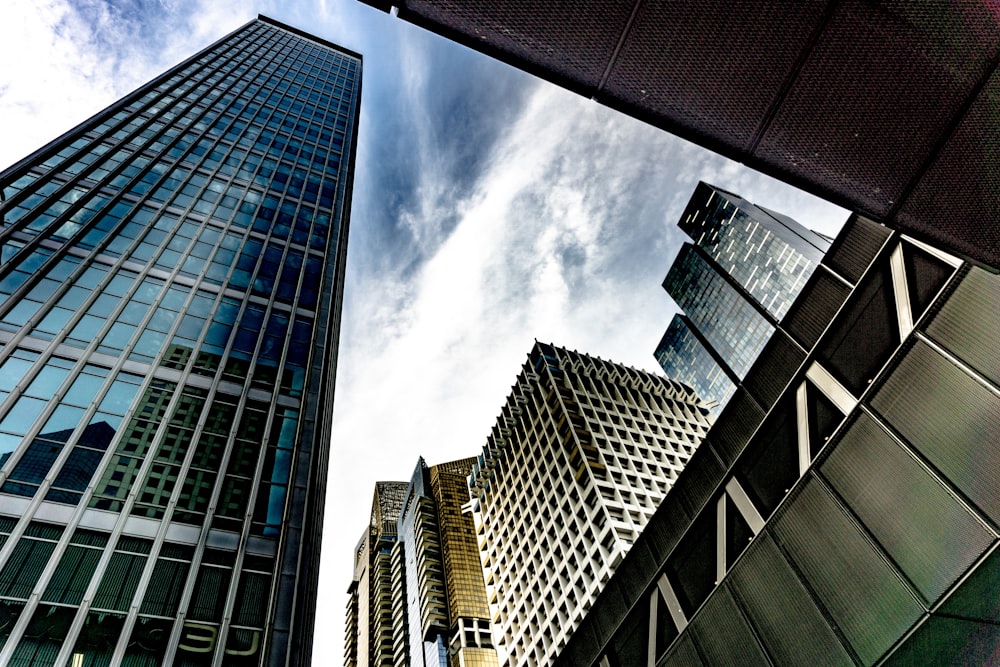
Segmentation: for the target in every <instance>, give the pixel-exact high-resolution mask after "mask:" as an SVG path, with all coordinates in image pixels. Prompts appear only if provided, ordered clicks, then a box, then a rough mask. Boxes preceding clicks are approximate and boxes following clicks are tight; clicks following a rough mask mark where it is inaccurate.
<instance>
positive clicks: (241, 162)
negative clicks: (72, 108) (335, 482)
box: [0, 17, 361, 666]
mask: <svg viewBox="0 0 1000 667" xmlns="http://www.w3.org/2000/svg"><path fill="white" fill-rule="evenodd" d="M360 89H361V57H360V56H359V55H357V54H354V53H351V52H348V51H345V50H344V49H341V48H339V47H336V46H335V45H333V44H330V43H328V42H326V41H324V40H322V39H319V38H316V37H313V36H311V35H308V34H306V33H303V32H301V31H298V30H296V29H294V28H291V27H289V26H285V25H283V24H280V23H277V22H275V21H273V20H271V19H267V18H264V17H260V18H259V19H258V20H254V21H251V22H250V23H248V24H247V25H245V26H243V27H242V28H240V29H238V30H236V31H235V32H233V33H232V34H230V35H228V36H227V37H225V38H223V39H222V40H220V41H218V42H216V43H215V44H213V45H212V46H209V47H208V48H206V49H205V50H204V51H202V52H200V53H198V54H197V55H195V56H193V57H191V58H189V59H188V60H186V61H184V62H183V63H181V64H180V65H178V66H177V67H175V68H173V69H171V70H169V71H168V72H166V73H165V74H163V75H161V76H159V77H157V78H156V79H154V80H153V81H151V82H149V83H148V84H146V85H144V86H142V87H141V88H139V89H138V90H136V91H134V92H133V93H131V94H129V95H127V96H126V97H125V98H123V99H121V100H120V101H118V102H116V103H114V104H113V105H111V106H110V107H108V108H107V109H105V110H104V111H102V112H100V113H98V114H97V115H96V116H94V117H93V118H91V119H89V120H87V121H85V122H84V123H82V124H81V125H79V126H78V127H76V128H75V129H73V130H72V131H70V132H69V133H67V134H65V135H63V136H62V137H60V138H58V139H57V140H55V141H54V142H52V143H51V144H49V145H47V146H45V147H43V148H42V149H41V150H39V151H37V152H36V153H34V154H33V155H31V156H29V157H28V158H26V159H24V160H22V161H21V162H19V163H17V164H16V165H14V166H13V167H11V168H9V169H7V170H5V171H3V172H2V173H0V194H2V196H0V200H2V203H0V221H2V227H0V251H2V257H0V259H2V264H0V345H2V347H0V466H2V467H0V618H2V619H3V621H2V622H0V664H5V665H35V664H56V665H68V664H72V665H74V666H75V665H87V666H97V665H112V664H113V665H159V664H174V665H191V666H195V665H210V664H215V665H220V664H226V665H263V664H267V665H307V664H309V663H310V656H311V650H312V636H313V623H314V614H315V611H314V607H315V598H316V586H317V576H318V567H319V549H320V532H321V529H322V523H323V500H324V496H325V486H326V474H327V465H328V459H329V456H328V454H329V452H328V448H329V439H330V428H329V423H330V415H331V409H332V402H333V386H334V378H335V371H336V351H337V339H338V335H339V329H340V304H341V299H342V292H343V273H344V263H345V259H346V249H347V248H346V244H347V232H348V212H349V208H350V195H351V181H352V165H353V158H354V151H355V144H356V133H357V122H358V110H359V103H360Z"/></svg>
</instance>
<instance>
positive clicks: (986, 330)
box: [927, 269, 1000, 385]
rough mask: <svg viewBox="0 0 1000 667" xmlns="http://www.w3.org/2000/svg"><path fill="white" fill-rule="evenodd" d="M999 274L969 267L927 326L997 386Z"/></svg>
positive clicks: (999, 370) (999, 381) (999, 371)
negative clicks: (967, 272)
mask: <svg viewBox="0 0 1000 667" xmlns="http://www.w3.org/2000/svg"><path fill="white" fill-rule="evenodd" d="M998 331H1000V276H997V275H995V274H992V273H987V272H986V271H982V270H980V269H973V270H972V271H971V272H970V273H969V274H968V275H967V276H966V277H965V278H963V279H962V282H961V283H960V284H959V285H958V287H957V288H956V289H955V293H954V294H952V295H951V297H950V298H949V299H948V301H947V303H945V305H944V306H943V307H942V308H941V311H940V312H939V313H937V314H936V315H935V316H934V319H932V320H931V322H930V323H929V324H928V325H927V333H928V334H929V335H930V336H931V337H933V338H934V340H936V341H937V342H939V343H941V344H942V345H944V346H945V347H946V348H948V349H949V350H950V351H952V352H954V353H955V354H957V355H958V356H959V357H961V359H962V360H963V361H964V362H965V363H967V364H969V365H970V366H972V367H973V368H975V369H976V370H977V371H979V372H980V373H982V374H983V375H985V376H986V377H987V378H988V379H989V380H991V381H992V382H994V383H995V384H997V385H1000V347H998V346H997V345H996V336H997V332H998Z"/></svg>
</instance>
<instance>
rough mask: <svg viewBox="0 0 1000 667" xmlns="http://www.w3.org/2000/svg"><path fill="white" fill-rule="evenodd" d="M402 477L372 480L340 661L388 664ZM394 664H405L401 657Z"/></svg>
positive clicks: (370, 666)
mask: <svg viewBox="0 0 1000 667" xmlns="http://www.w3.org/2000/svg"><path fill="white" fill-rule="evenodd" d="M406 489H407V484H406V482H377V483H376V484H375V496H374V498H373V499H372V511H371V518H370V520H369V522H368V526H367V527H366V528H365V532H364V534H363V535H362V536H361V541H360V542H358V546H357V549H355V552H354V576H353V578H352V579H351V585H350V586H349V587H348V589H347V593H348V594H349V595H350V599H349V600H348V603H347V624H346V638H345V642H344V665H345V667H374V666H375V665H394V664H397V663H395V662H394V648H393V644H394V642H395V638H396V637H395V636H396V631H395V627H394V621H393V606H394V596H395V595H397V593H398V591H397V590H395V589H394V581H393V569H394V567H398V559H394V558H393V548H394V547H395V545H396V542H397V539H398V538H397V524H398V522H399V517H400V514H401V513H402V510H403V500H404V498H405V497H406ZM399 664H406V663H405V661H404V662H403V663H399Z"/></svg>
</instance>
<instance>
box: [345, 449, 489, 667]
mask: <svg viewBox="0 0 1000 667" xmlns="http://www.w3.org/2000/svg"><path fill="white" fill-rule="evenodd" d="M475 463H476V459H475V458H469V459H462V460H459V461H452V462H449V463H443V464H441V465H436V466H430V467H429V466H427V464H426V463H425V462H424V460H423V459H422V458H421V459H420V460H419V461H418V462H417V466H416V469H415V470H414V472H413V477H412V478H411V480H410V482H409V483H408V484H407V483H404V482H379V483H378V485H377V486H376V492H375V501H374V503H373V508H372V519H371V522H370V526H369V529H368V532H366V534H365V536H364V537H363V538H362V540H361V543H360V544H359V545H358V550H357V553H356V558H355V564H356V565H355V574H354V579H353V581H352V584H351V587H350V589H349V590H348V592H349V593H350V594H351V598H350V601H349V602H348V607H347V650H346V655H345V658H346V659H345V664H346V665H348V666H349V667H369V666H375V665H394V666H395V667H405V666H409V665H420V666H421V667H429V666H431V665H433V666H434V667H497V665H498V662H497V653H496V650H495V649H494V648H493V640H492V636H491V628H490V620H489V619H490V610H489V604H488V602H487V598H486V586H485V584H484V582H483V572H482V565H481V563H480V558H479V546H478V544H477V541H476V534H475V526H474V523H473V519H472V516H471V515H469V514H463V513H462V507H463V505H465V504H467V503H468V501H469V487H468V476H469V474H470V472H471V471H472V468H473V465H474V464H475Z"/></svg>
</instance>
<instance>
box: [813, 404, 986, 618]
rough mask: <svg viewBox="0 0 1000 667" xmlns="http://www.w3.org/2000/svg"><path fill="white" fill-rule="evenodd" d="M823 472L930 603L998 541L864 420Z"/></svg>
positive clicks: (862, 417)
mask: <svg viewBox="0 0 1000 667" xmlns="http://www.w3.org/2000/svg"><path fill="white" fill-rule="evenodd" d="M821 470H822V473H823V475H824V476H825V477H826V478H827V479H829V480H830V482H831V484H832V485H833V487H834V489H836V491H837V493H839V494H840V496H841V497H842V498H843V499H844V501H845V502H846V503H847V504H848V506H849V507H850V508H851V509H852V510H853V511H854V513H855V514H856V515H857V516H858V518H860V519H861V521H862V522H863V523H864V524H865V526H866V527H867V528H868V530H870V531H871V532H872V534H873V535H874V536H875V539H877V540H878V541H879V543H880V544H881V545H882V547H883V548H884V549H885V550H886V552H887V553H888V554H889V555H890V556H891V557H892V558H893V559H894V560H895V561H896V562H897V563H898V564H899V567H900V569H902V570H903V572H904V573H905V574H906V575H907V576H908V577H909V578H910V581H912V582H913V583H914V584H915V585H916V587H917V589H918V590H919V591H920V592H921V594H922V595H923V596H924V599H925V600H926V601H928V602H930V603H934V602H936V601H937V599H938V598H939V597H940V596H941V595H942V594H943V593H944V592H945V591H946V590H947V589H948V587H949V586H951V584H952V583H954V582H955V580H956V579H958V577H959V576H961V575H962V574H963V573H964V572H965V571H966V570H967V569H968V568H969V567H970V566H971V565H972V564H973V563H974V562H975V561H976V560H977V559H978V558H979V557H980V556H981V555H982V554H983V552H984V551H986V549H987V547H989V545H990V544H992V543H993V541H994V539H995V535H994V534H993V533H992V532H990V531H989V530H988V529H987V528H986V526H985V525H984V524H983V522H982V521H981V520H980V519H978V518H977V517H975V516H974V515H973V514H972V512H970V511H969V509H968V508H967V507H965V506H964V505H963V504H962V503H961V502H959V500H958V499H957V498H956V497H955V496H954V495H952V494H951V493H950V492H949V491H948V490H947V489H946V488H945V487H944V486H943V485H942V484H941V483H940V482H938V481H937V480H936V479H934V477H932V476H931V474H930V473H929V472H928V471H927V470H926V469H924V468H923V467H922V466H921V465H919V464H918V463H917V461H916V460H915V459H914V458H913V457H912V456H911V455H910V454H908V453H907V452H905V451H904V450H903V448H902V447H900V446H899V445H898V444H897V443H896V442H895V441H894V440H893V439H892V438H891V437H890V436H889V434H888V433H887V432H886V431H884V430H883V429H882V428H881V427H879V426H878V425H877V424H876V423H875V421H874V420H872V419H871V418H870V417H868V416H867V415H865V414H863V413H862V414H861V415H860V416H859V417H858V420H857V421H856V422H855V423H854V424H853V425H852V426H851V428H850V429H849V430H848V431H847V433H846V434H845V435H844V437H843V438H842V439H841V441H840V444H839V445H838V446H837V447H836V449H834V450H833V453H832V454H831V455H830V458H828V459H827V460H826V461H825V462H824V464H823V466H822V468H821Z"/></svg>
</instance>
